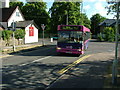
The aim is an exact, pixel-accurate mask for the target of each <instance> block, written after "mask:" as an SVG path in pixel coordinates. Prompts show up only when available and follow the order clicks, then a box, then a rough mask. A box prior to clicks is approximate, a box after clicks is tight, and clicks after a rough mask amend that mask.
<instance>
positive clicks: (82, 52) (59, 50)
mask: <svg viewBox="0 0 120 90" xmlns="http://www.w3.org/2000/svg"><path fill="white" fill-rule="evenodd" d="M57 52H59V53H69V54H84V51H83V50H80V49H72V50H70V49H61V48H57Z"/></svg>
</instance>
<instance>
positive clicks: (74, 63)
mask: <svg viewBox="0 0 120 90" xmlns="http://www.w3.org/2000/svg"><path fill="white" fill-rule="evenodd" d="M90 56H92V55H87V56H83V57H82V58H80V59H78V60H76V61H75V62H73V63H72V64H70V65H68V66H67V67H65V68H63V69H62V70H60V71H58V73H59V74H63V73H65V72H66V71H68V70H69V69H70V68H72V67H74V66H75V65H77V64H78V63H80V62H81V61H83V60H84V59H86V58H88V57H90Z"/></svg>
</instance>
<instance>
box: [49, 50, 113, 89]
mask: <svg viewBox="0 0 120 90" xmlns="http://www.w3.org/2000/svg"><path fill="white" fill-rule="evenodd" d="M101 56H102V57H101ZM100 58H101V59H100ZM113 58H114V54H113V53H108V52H106V53H98V54H93V55H90V56H89V58H85V59H84V60H83V61H81V62H80V63H79V64H77V65H76V66H75V67H74V68H71V69H69V71H67V72H65V73H64V74H63V75H61V77H59V78H58V79H57V80H56V81H55V82H53V83H52V84H51V85H50V86H49V87H48V88H47V89H53V88H87V89H90V88H111V87H110V86H106V80H107V77H108V76H109V74H108V67H109V66H110V65H112V61H113ZM107 83H109V85H111V84H110V83H111V81H109V82H107ZM107 85H108V84H107Z"/></svg>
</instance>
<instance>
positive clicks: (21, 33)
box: [15, 29, 25, 39]
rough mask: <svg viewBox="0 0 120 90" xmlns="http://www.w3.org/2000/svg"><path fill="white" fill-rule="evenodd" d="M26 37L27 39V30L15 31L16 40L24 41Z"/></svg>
mask: <svg viewBox="0 0 120 90" xmlns="http://www.w3.org/2000/svg"><path fill="white" fill-rule="evenodd" d="M24 37H25V30H23V29H18V30H16V31H15V38H16V39H24Z"/></svg>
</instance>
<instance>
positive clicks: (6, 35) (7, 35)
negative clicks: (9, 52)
mask: <svg viewBox="0 0 120 90" xmlns="http://www.w3.org/2000/svg"><path fill="white" fill-rule="evenodd" d="M11 36H12V31H10V30H4V31H2V38H3V40H5V41H7V44H6V45H8V46H9V40H10V38H11Z"/></svg>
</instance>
